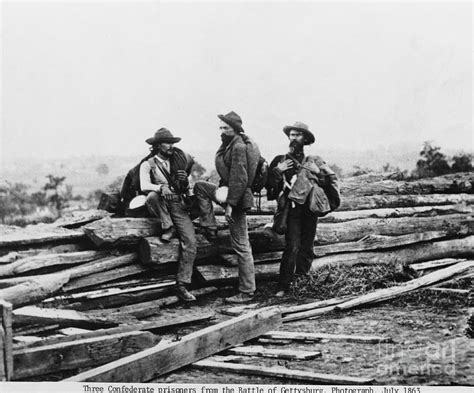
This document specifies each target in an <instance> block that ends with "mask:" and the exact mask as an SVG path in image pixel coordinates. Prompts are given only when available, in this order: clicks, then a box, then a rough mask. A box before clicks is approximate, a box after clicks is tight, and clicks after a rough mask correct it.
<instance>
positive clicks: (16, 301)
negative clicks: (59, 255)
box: [0, 273, 69, 308]
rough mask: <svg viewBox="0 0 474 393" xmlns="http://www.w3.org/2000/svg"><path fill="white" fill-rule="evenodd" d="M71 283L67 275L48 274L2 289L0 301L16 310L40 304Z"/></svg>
mask: <svg viewBox="0 0 474 393" xmlns="http://www.w3.org/2000/svg"><path fill="white" fill-rule="evenodd" d="M68 281H69V275H68V274H67V273H57V274H47V275H44V276H37V277H36V278H34V279H32V280H30V281H26V282H24V283H21V284H18V285H14V286H12V287H8V288H4V289H0V299H3V300H5V301H7V302H10V303H11V304H12V305H13V307H14V308H16V307H19V306H24V305H27V304H32V303H36V302H39V301H41V300H43V299H46V298H48V297H50V296H51V295H52V294H54V293H56V292H57V291H59V290H60V289H61V288H62V286H63V285H64V284H65V283H67V282H68Z"/></svg>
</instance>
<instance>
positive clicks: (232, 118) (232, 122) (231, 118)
mask: <svg viewBox="0 0 474 393" xmlns="http://www.w3.org/2000/svg"><path fill="white" fill-rule="evenodd" d="M217 117H218V118H219V119H221V120H222V121H223V122H224V123H226V124H228V125H229V126H231V127H232V128H233V129H234V131H236V132H244V129H243V128H242V119H241V117H240V116H239V115H238V114H237V113H235V112H234V111H230V112H229V113H228V114H227V115H217Z"/></svg>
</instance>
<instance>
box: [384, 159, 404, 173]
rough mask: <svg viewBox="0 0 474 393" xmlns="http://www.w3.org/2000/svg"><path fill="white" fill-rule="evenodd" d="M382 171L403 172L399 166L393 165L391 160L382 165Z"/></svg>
mask: <svg viewBox="0 0 474 393" xmlns="http://www.w3.org/2000/svg"><path fill="white" fill-rule="evenodd" d="M382 171H383V172H385V173H393V172H401V171H400V168H399V167H397V166H392V165H391V164H390V163H389V162H387V163H386V164H385V165H383V166H382Z"/></svg>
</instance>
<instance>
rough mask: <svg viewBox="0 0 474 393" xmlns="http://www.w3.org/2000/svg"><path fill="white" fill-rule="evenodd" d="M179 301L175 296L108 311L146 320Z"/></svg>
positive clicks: (208, 290) (195, 292)
mask: <svg viewBox="0 0 474 393" xmlns="http://www.w3.org/2000/svg"><path fill="white" fill-rule="evenodd" d="M215 291H217V288H213V287H211V288H201V289H195V290H193V291H191V293H192V294H193V295H194V296H196V297H199V296H202V295H207V294H209V293H212V292H215ZM179 302H180V299H179V298H178V297H177V296H167V297H164V298H161V299H156V300H152V301H149V302H144V303H135V304H132V305H130V306H124V307H120V308H118V309H109V310H110V311H113V313H112V314H111V315H114V314H115V315H117V316H120V315H132V316H134V317H135V318H139V319H142V318H147V317H150V316H152V315H156V314H158V313H159V312H160V307H163V306H169V305H172V304H176V303H179Z"/></svg>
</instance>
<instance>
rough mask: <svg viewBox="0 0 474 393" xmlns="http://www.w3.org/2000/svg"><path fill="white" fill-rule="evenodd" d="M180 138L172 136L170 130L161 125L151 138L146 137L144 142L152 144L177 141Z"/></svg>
mask: <svg viewBox="0 0 474 393" xmlns="http://www.w3.org/2000/svg"><path fill="white" fill-rule="evenodd" d="M180 140H181V138H179V137H177V136H173V134H172V133H171V131H170V130H168V129H167V128H164V127H162V128H160V129H159V130H158V131H156V132H155V135H153V137H152V138H148V139H147V140H146V143H149V144H150V145H154V144H155V143H177V142H179V141H180Z"/></svg>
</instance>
